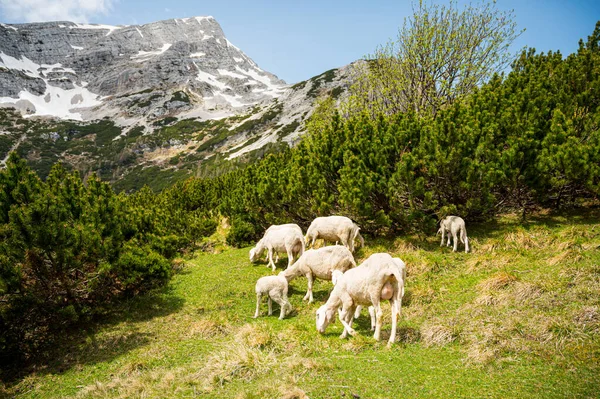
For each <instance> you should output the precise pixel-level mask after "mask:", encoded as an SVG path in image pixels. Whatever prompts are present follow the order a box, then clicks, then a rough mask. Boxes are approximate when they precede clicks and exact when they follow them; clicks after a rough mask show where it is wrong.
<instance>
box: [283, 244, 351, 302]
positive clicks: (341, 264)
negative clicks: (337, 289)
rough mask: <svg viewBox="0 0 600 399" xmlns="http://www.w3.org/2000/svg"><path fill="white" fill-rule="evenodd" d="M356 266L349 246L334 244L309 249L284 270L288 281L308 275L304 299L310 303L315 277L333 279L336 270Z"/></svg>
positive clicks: (343, 270)
mask: <svg viewBox="0 0 600 399" xmlns="http://www.w3.org/2000/svg"><path fill="white" fill-rule="evenodd" d="M355 266H356V262H355V261H354V257H353V256H352V253H351V252H350V250H349V249H348V248H346V247H343V246H341V245H332V246H328V247H323V248H319V249H309V250H308V251H306V252H304V254H303V255H302V256H301V257H300V259H298V261H297V262H296V263H294V265H293V266H290V267H288V269H287V270H286V271H284V272H283V275H284V276H285V278H287V280H288V281H292V280H293V279H294V278H296V277H299V276H306V279H307V280H308V290H307V292H306V295H305V296H304V298H303V299H304V300H307V299H308V303H312V302H313V290H312V288H313V280H314V279H315V278H319V279H321V280H332V278H333V275H332V274H333V272H334V271H336V270H338V271H340V272H342V273H343V272H345V271H346V270H348V269H350V268H352V267H355Z"/></svg>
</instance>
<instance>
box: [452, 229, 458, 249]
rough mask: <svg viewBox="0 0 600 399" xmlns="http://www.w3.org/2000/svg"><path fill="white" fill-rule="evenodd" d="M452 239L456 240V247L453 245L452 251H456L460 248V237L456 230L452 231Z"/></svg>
mask: <svg viewBox="0 0 600 399" xmlns="http://www.w3.org/2000/svg"><path fill="white" fill-rule="evenodd" d="M452 240H454V247H452V252H456V250H457V249H458V237H457V234H456V232H452Z"/></svg>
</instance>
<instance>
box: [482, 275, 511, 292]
mask: <svg viewBox="0 0 600 399" xmlns="http://www.w3.org/2000/svg"><path fill="white" fill-rule="evenodd" d="M515 281H517V277H516V276H515V275H513V274H511V273H509V272H505V271H503V272H500V273H496V274H494V275H493V276H492V277H489V278H488V279H486V280H483V281H482V282H481V283H479V285H478V287H479V289H480V290H481V291H484V292H489V291H495V290H499V289H501V288H505V287H507V286H509V285H511V284H513V283H514V282H515Z"/></svg>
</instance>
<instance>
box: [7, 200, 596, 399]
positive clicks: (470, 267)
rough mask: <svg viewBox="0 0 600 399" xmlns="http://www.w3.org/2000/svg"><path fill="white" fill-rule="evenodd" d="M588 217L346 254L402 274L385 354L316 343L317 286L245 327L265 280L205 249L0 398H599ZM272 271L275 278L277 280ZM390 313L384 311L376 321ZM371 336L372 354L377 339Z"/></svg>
mask: <svg viewBox="0 0 600 399" xmlns="http://www.w3.org/2000/svg"><path fill="white" fill-rule="evenodd" d="M599 217H600V212H599V211H598V210H593V211H586V212H585V213H578V214H569V215H564V214H563V215H540V216H538V217H537V218H535V219H533V220H531V221H530V222H529V223H527V224H526V225H520V224H519V223H517V219H516V218H515V217H512V216H505V217H503V218H501V219H499V221H498V222H496V223H494V224H491V225H478V226H467V228H468V232H469V236H470V240H471V246H472V248H473V252H472V253H470V254H464V253H452V252H451V249H449V248H445V247H444V248H439V237H438V238H435V237H416V236H412V237H399V238H396V239H394V240H369V238H368V237H367V238H366V240H367V244H368V245H367V247H366V248H363V249H361V250H360V251H358V253H357V254H356V258H357V260H359V261H362V260H363V259H365V258H366V257H367V256H369V255H370V254H371V253H374V252H383V251H385V252H390V253H392V254H393V255H395V256H399V257H401V258H402V259H403V260H404V261H405V262H406V263H407V270H408V281H407V293H406V296H405V301H404V302H405V303H404V307H403V317H402V320H401V322H400V324H399V337H398V340H399V342H398V343H397V344H395V345H394V346H393V347H392V348H391V349H387V348H386V346H385V341H382V343H376V342H374V341H373V339H372V334H371V332H370V331H369V327H370V325H369V320H368V317H367V315H366V311H363V315H361V317H360V318H359V319H358V320H357V322H356V323H355V326H356V327H357V331H358V332H359V335H358V336H356V337H351V338H350V339H345V340H341V339H339V337H338V335H339V334H340V333H341V331H342V328H341V325H340V323H339V322H336V323H335V324H333V325H331V326H330V327H329V329H328V330H327V333H326V334H325V335H319V334H318V333H317V332H316V330H315V326H314V312H315V310H316V309H317V308H318V307H319V306H320V305H321V303H322V302H323V301H325V300H326V298H327V296H328V293H329V291H330V290H331V284H330V283H329V282H317V284H316V286H315V303H313V304H311V305H308V304H306V303H305V302H303V301H302V297H303V295H304V293H305V290H306V279H303V278H299V279H297V280H295V281H293V282H292V289H291V302H292V305H293V306H294V312H293V313H292V314H291V315H290V316H289V317H288V318H286V319H285V320H283V321H280V320H278V319H277V316H278V307H277V306H276V305H275V313H274V315H273V316H271V317H267V316H266V304H263V306H262V308H261V310H262V315H261V317H260V318H258V319H256V320H255V319H252V317H251V316H252V315H253V312H254V306H255V296H254V291H253V289H254V283H255V281H256V279H257V278H259V277H260V276H263V275H267V274H269V273H270V270H269V269H267V268H266V267H265V264H264V263H262V264H258V265H252V264H250V262H249V261H248V248H244V249H239V250H235V249H229V248H225V247H223V246H222V245H218V244H217V245H215V246H214V247H215V248H217V250H216V252H217V253H215V254H199V255H197V256H195V257H193V258H191V259H189V260H187V261H186V262H185V264H184V265H183V266H182V270H181V272H180V273H178V275H177V276H176V277H175V278H174V279H173V281H172V283H171V284H170V286H169V287H168V288H166V289H164V290H161V291H158V292H155V293H153V294H152V295H148V296H145V297H141V298H136V299H133V300H131V301H130V302H128V303H126V304H125V305H124V306H123V307H122V308H121V309H119V311H118V312H116V313H115V314H114V315H113V316H111V317H110V319H109V320H106V321H105V323H103V324H102V325H100V326H97V327H95V328H90V329H89V330H87V331H81V332H79V333H74V334H73V335H72V336H69V337H65V344H64V345H63V346H61V347H60V348H59V349H57V351H56V353H54V354H52V360H51V361H49V362H43V363H44V364H45V366H43V367H38V368H36V369H34V370H33V371H32V372H31V373H30V374H29V375H28V376H27V377H25V378H23V379H21V380H18V381H17V382H15V383H14V384H12V385H7V386H5V387H4V388H0V392H2V389H3V390H4V394H6V395H7V396H13V395H14V396H16V397H19V398H67V397H73V398H164V397H178V398H184V397H185V398H189V397H196V396H200V397H214V398H279V397H282V398H302V397H306V396H308V397H311V398H340V397H341V398H352V397H360V398H391V397H396V398H398V397H419V398H442V397H444V398H446V397H478V398H506V397H519V398H540V397H543V398H565V397H570V398H588V397H589V398H591V397H598V395H600V379H599V378H598V375H600V374H599V373H600V224H599V223H598V222H599V220H600V218H599ZM285 264H286V260H285V258H284V259H282V260H281V261H280V262H279V266H280V268H283V267H284V265H285ZM388 309H389V305H387V304H386V305H384V313H386V316H387V317H388V318H389V315H387V312H388ZM389 327H390V326H389V320H388V321H386V324H384V329H383V331H384V334H383V339H384V340H385V339H387V338H388V336H387V335H386V334H389ZM0 387H1V386H0Z"/></svg>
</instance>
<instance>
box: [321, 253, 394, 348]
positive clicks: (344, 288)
mask: <svg viewBox="0 0 600 399" xmlns="http://www.w3.org/2000/svg"><path fill="white" fill-rule="evenodd" d="M400 262H402V261H400ZM402 264H404V262H402ZM403 287H404V272H403V271H402V270H401V268H400V264H399V263H398V262H396V261H395V260H394V259H393V258H392V257H391V256H390V255H389V254H385V253H378V254H373V255H371V256H370V257H369V258H368V259H367V260H366V261H364V262H363V263H362V264H361V265H360V266H358V267H356V268H354V269H350V270H348V271H347V272H345V273H344V274H343V275H342V276H341V278H340V279H339V280H338V281H337V284H336V285H335V286H334V288H333V291H332V292H331V295H330V296H329V299H328V300H327V302H326V303H325V305H323V306H321V307H320V308H319V309H318V310H317V313H316V316H317V320H316V325H317V331H319V332H320V333H324V332H325V329H326V328H327V326H328V325H329V324H330V323H331V321H333V318H334V316H335V313H336V311H337V310H338V309H339V308H340V307H341V308H342V310H341V312H339V318H340V321H341V322H342V325H343V326H344V332H343V333H342V335H341V336H340V338H345V337H346V336H347V334H350V335H355V334H356V331H354V329H352V326H351V323H352V318H353V316H354V311H355V309H356V307H357V306H358V305H372V306H373V310H374V314H375V334H374V335H373V337H374V338H375V340H377V341H379V339H380V337H381V325H382V316H383V311H382V310H381V303H380V302H381V300H389V301H390V304H391V307H392V331H391V334H390V339H389V341H388V345H391V344H392V343H393V342H394V341H395V340H396V327H397V322H398V315H399V314H400V307H401V303H402V302H401V301H402V295H403V293H404V288H403Z"/></svg>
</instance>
